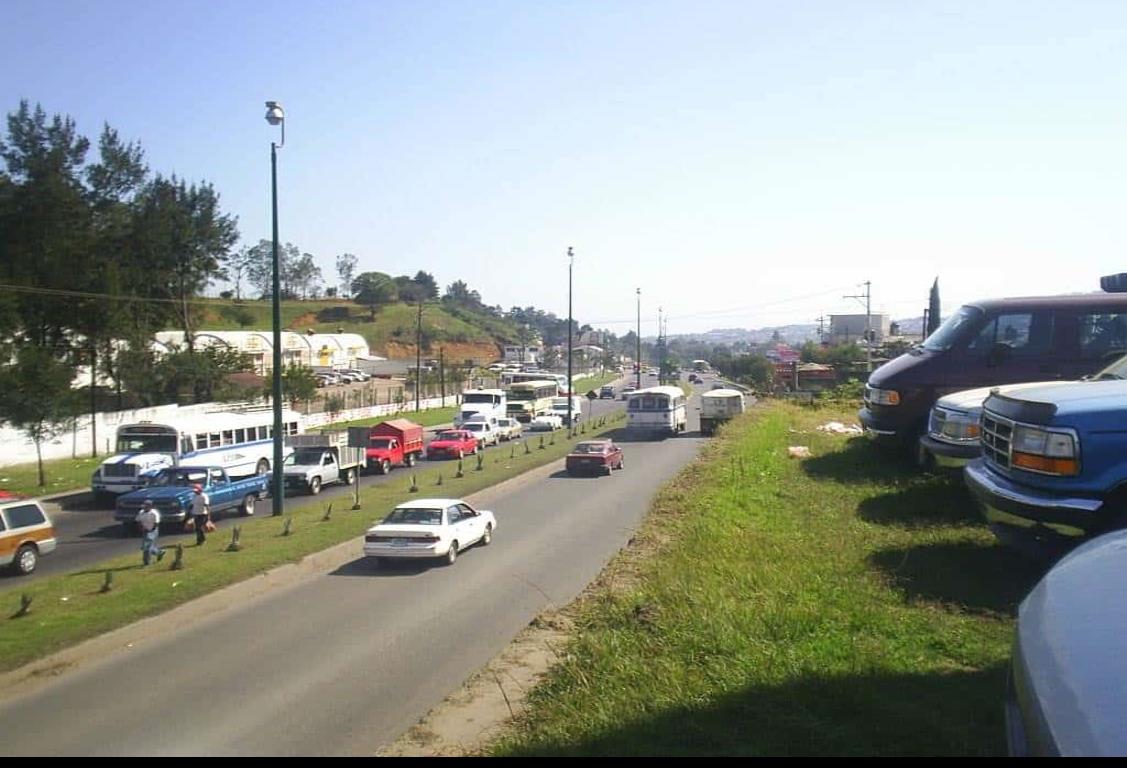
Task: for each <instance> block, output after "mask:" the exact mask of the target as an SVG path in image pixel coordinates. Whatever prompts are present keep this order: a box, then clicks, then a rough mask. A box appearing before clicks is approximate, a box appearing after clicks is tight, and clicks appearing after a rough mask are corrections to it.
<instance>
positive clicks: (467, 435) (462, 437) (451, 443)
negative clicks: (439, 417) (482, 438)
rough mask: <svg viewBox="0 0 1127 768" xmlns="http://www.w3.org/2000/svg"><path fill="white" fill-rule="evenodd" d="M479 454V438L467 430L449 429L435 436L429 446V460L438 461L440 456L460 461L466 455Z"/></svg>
mask: <svg viewBox="0 0 1127 768" xmlns="http://www.w3.org/2000/svg"><path fill="white" fill-rule="evenodd" d="M469 453H477V438H476V437H474V434H473V432H470V431H469V430H465V429H447V430H444V431H442V432H439V433H438V434H437V435H435V438H434V440H431V442H430V445H429V446H427V458H428V459H437V458H439V457H440V456H446V457H447V458H455V459H460V458H462V457H463V456H465V455H466V454H469Z"/></svg>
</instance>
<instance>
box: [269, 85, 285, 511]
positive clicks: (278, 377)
mask: <svg viewBox="0 0 1127 768" xmlns="http://www.w3.org/2000/svg"><path fill="white" fill-rule="evenodd" d="M266 122H268V123H270V125H280V126H281V127H282V141H281V143H278V144H275V143H274V142H270V196H271V208H272V211H273V217H274V255H273V266H274V283H273V296H272V298H273V310H274V329H273V330H274V370H273V372H272V375H271V379H272V381H273V385H274V386H273V401H274V465H273V470H274V476H273V481H272V483H271V487H272V489H273V491H272V493H271V498H272V500H273V507H272V510H271V511H272V512H273V514H274V515H281V514H282V510H283V507H284V500H285V491H286V488H285V475H283V474H282V460H283V456H282V454H283V452H284V451H283V448H284V444H283V441H284V440H285V435H284V433H283V429H282V300H281V285H280V280H279V275H278V273H279V271H280V270H279V268H278V148H279V147H283V146H285V144H286V113H285V111H284V110H283V109H282V105H281V104H279V103H278V102H276V101H268V102H266Z"/></svg>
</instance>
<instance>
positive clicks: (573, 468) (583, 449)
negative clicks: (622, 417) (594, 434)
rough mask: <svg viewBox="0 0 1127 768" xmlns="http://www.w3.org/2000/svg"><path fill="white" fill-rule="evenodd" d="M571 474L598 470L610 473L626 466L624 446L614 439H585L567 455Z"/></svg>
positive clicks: (568, 469) (568, 468)
mask: <svg viewBox="0 0 1127 768" xmlns="http://www.w3.org/2000/svg"><path fill="white" fill-rule="evenodd" d="M565 464H566V466H567V472H568V474H569V475H578V474H584V473H588V474H589V473H592V472H597V473H601V474H605V475H609V474H610V473H611V472H612V471H613V470H615V469H623V468H625V466H626V460H625V456H624V455H623V452H622V446H620V445H618V444H617V443H615V442H614V441H613V440H584V441H583V442H582V443H579V444H577V445H576V446H575V447H574V448H573V449H572V450H571V453H569V454H568V455H567V460H566V462H565Z"/></svg>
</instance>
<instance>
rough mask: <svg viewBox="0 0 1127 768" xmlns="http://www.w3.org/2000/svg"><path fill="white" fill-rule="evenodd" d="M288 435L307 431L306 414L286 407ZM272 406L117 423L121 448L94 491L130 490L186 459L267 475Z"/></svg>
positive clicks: (98, 474)
mask: <svg viewBox="0 0 1127 768" xmlns="http://www.w3.org/2000/svg"><path fill="white" fill-rule="evenodd" d="M282 427H283V431H284V433H285V434H286V435H298V434H301V432H302V423H301V415H300V414H298V413H297V412H296V411H290V410H284V411H282ZM273 437H274V412H273V410H272V409H271V408H269V407H265V408H254V409H247V410H244V411H230V412H222V413H215V412H213V413H202V414H198V415H193V416H190V417H185V418H184V419H182V420H177V421H175V422H173V421H170V422H166V423H158V422H151V421H142V422H137V423H135V424H122V425H121V426H120V427H118V428H117V439H116V443H115V451H116V452H115V453H114V455H113V456H110V457H109V458H108V459H106V460H105V461H103V462H102V463H101V465H100V466H99V467H98V468H97V469H96V470H94V474H93V475H92V476H91V478H90V487H91V490H93V492H94V497H95V498H96V499H99V500H103V499H105V498H106V497H107V496H108V495H110V494H121V493H128V492H129V491H135V490H137V489H138V488H144V487H145V486H147V485H148V484H149V480H151V479H152V477H153V476H154V475H156V473H157V472H159V471H160V470H161V469H164V468H165V467H169V466H179V465H180V464H199V465H203V464H206V465H208V466H212V467H222V468H223V469H224V470H225V471H226V472H227V474H228V475H230V476H231V477H245V476H247V475H254V474H259V475H263V474H266V473H267V472H269V471H270V462H271V461H273V459H274V439H273Z"/></svg>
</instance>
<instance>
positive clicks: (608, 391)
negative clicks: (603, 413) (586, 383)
mask: <svg viewBox="0 0 1127 768" xmlns="http://www.w3.org/2000/svg"><path fill="white" fill-rule="evenodd" d="M599 399H600V400H607V399H610V400H613V399H614V387H613V386H611V385H610V384H604V385H603V387H602V388H601V389H599Z"/></svg>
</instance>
